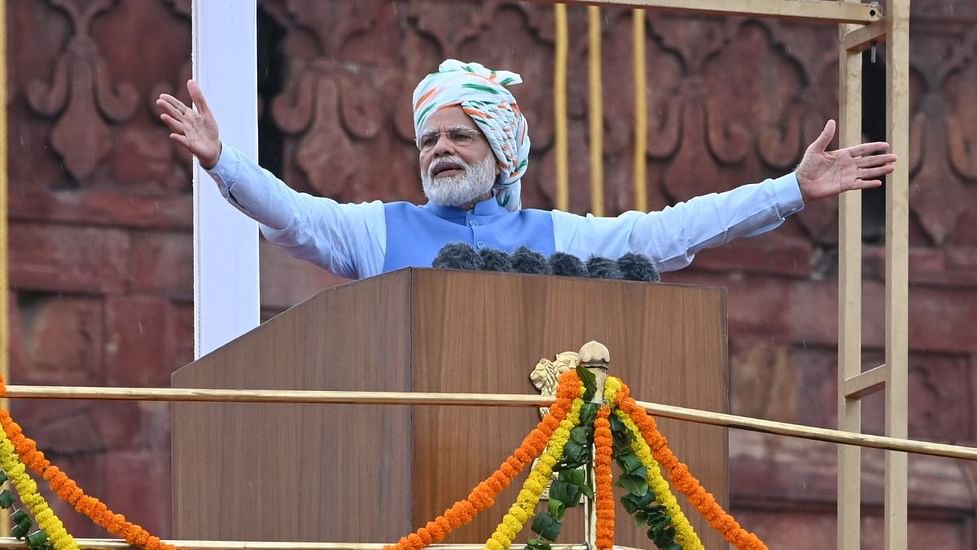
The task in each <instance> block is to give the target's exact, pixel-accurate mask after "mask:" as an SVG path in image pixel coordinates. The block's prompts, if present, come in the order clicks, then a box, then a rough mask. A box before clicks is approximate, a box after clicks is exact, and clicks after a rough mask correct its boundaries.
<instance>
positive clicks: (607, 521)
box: [594, 406, 614, 550]
mask: <svg viewBox="0 0 977 550" xmlns="http://www.w3.org/2000/svg"><path fill="white" fill-rule="evenodd" d="M610 412H611V408H610V407H609V406H603V407H601V408H600V410H599V411H598V412H597V418H595V419H594V474H595V477H596V480H597V494H596V495H595V496H596V500H597V502H596V512H597V533H596V534H597V540H596V542H597V548H598V550H610V549H611V548H612V547H613V546H614V488H613V486H612V479H611V457H612V455H613V447H614V439H613V436H612V435H611V423H610V422H609V421H608V420H607V417H608V416H609V415H610Z"/></svg>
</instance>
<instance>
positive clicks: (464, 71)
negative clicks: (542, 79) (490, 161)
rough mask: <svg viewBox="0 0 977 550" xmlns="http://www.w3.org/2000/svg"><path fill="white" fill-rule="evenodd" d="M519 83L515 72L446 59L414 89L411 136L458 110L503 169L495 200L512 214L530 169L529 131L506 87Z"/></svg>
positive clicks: (518, 206)
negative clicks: (431, 121)
mask: <svg viewBox="0 0 977 550" xmlns="http://www.w3.org/2000/svg"><path fill="white" fill-rule="evenodd" d="M521 83H522V77H521V76H519V75H518V74H516V73H512V72H509V71H493V70H491V69H486V68H485V67H483V66H482V65H480V64H478V63H463V62H461V61H458V60H455V59H448V60H446V61H444V62H443V63H441V65H440V66H439V67H438V72H436V73H431V74H429V75H427V76H426V77H424V79H423V80H421V82H420V84H418V85H417V88H415V89H414V135H415V136H420V135H421V132H422V130H423V129H424V124H425V122H427V119H428V118H430V116H431V115H433V114H434V113H436V112H437V111H438V110H440V109H442V108H444V107H451V106H455V105H458V106H460V107H461V108H462V110H464V111H465V114H467V115H468V116H469V117H471V119H472V120H473V121H475V124H476V125H477V126H478V129H479V130H481V131H482V133H483V134H484V135H485V138H486V139H487V140H488V142H489V145H490V146H491V147H492V152H493V153H494V154H495V158H496V160H497V161H498V166H499V168H500V170H501V172H500V174H499V177H498V178H497V179H496V182H495V198H496V200H498V201H499V204H500V205H502V206H503V207H505V208H506V209H508V210H512V211H516V210H519V209H520V208H521V207H522V199H521V198H520V190H521V183H520V180H521V179H522V176H523V174H525V173H526V168H527V167H528V166H529V130H528V128H527V124H526V117H524V116H523V115H522V112H520V111H519V105H518V104H517V103H516V98H515V97H513V96H512V94H511V93H510V92H509V90H508V89H506V88H505V86H510V85H513V84H521Z"/></svg>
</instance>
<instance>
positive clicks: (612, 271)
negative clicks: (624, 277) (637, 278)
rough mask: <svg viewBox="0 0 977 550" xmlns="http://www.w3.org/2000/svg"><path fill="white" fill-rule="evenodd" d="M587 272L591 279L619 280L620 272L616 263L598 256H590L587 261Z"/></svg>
mask: <svg viewBox="0 0 977 550" xmlns="http://www.w3.org/2000/svg"><path fill="white" fill-rule="evenodd" d="M587 272H588V273H589V274H590V278H591V279H620V278H621V271H620V270H619V269H618V268H617V262H615V261H614V260H609V259H607V258H602V257H600V256H591V257H590V259H589V260H587Z"/></svg>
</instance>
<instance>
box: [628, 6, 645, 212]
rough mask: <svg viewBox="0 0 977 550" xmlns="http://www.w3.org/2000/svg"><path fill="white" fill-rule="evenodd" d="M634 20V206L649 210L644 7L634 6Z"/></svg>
mask: <svg viewBox="0 0 977 550" xmlns="http://www.w3.org/2000/svg"><path fill="white" fill-rule="evenodd" d="M631 17H632V19H633V22H634V32H633V33H632V35H633V37H634V44H633V46H632V48H633V49H634V208H635V210H638V211H640V212H647V211H648V187H647V185H648V183H647V180H648V157H647V153H646V152H645V151H646V150H647V149H648V98H647V97H646V96H645V87H646V86H647V75H646V74H645V10H639V9H636V10H634V12H632V15H631Z"/></svg>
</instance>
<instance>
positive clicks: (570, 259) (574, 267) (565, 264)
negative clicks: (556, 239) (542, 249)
mask: <svg viewBox="0 0 977 550" xmlns="http://www.w3.org/2000/svg"><path fill="white" fill-rule="evenodd" d="M549 263H550V273H552V274H553V275H560V276H563V277H586V276H587V267H586V266H584V265H583V262H582V261H580V258H578V257H576V256H574V255H573V254H567V253H566V252H554V253H553V255H551V256H550V260H549Z"/></svg>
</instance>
